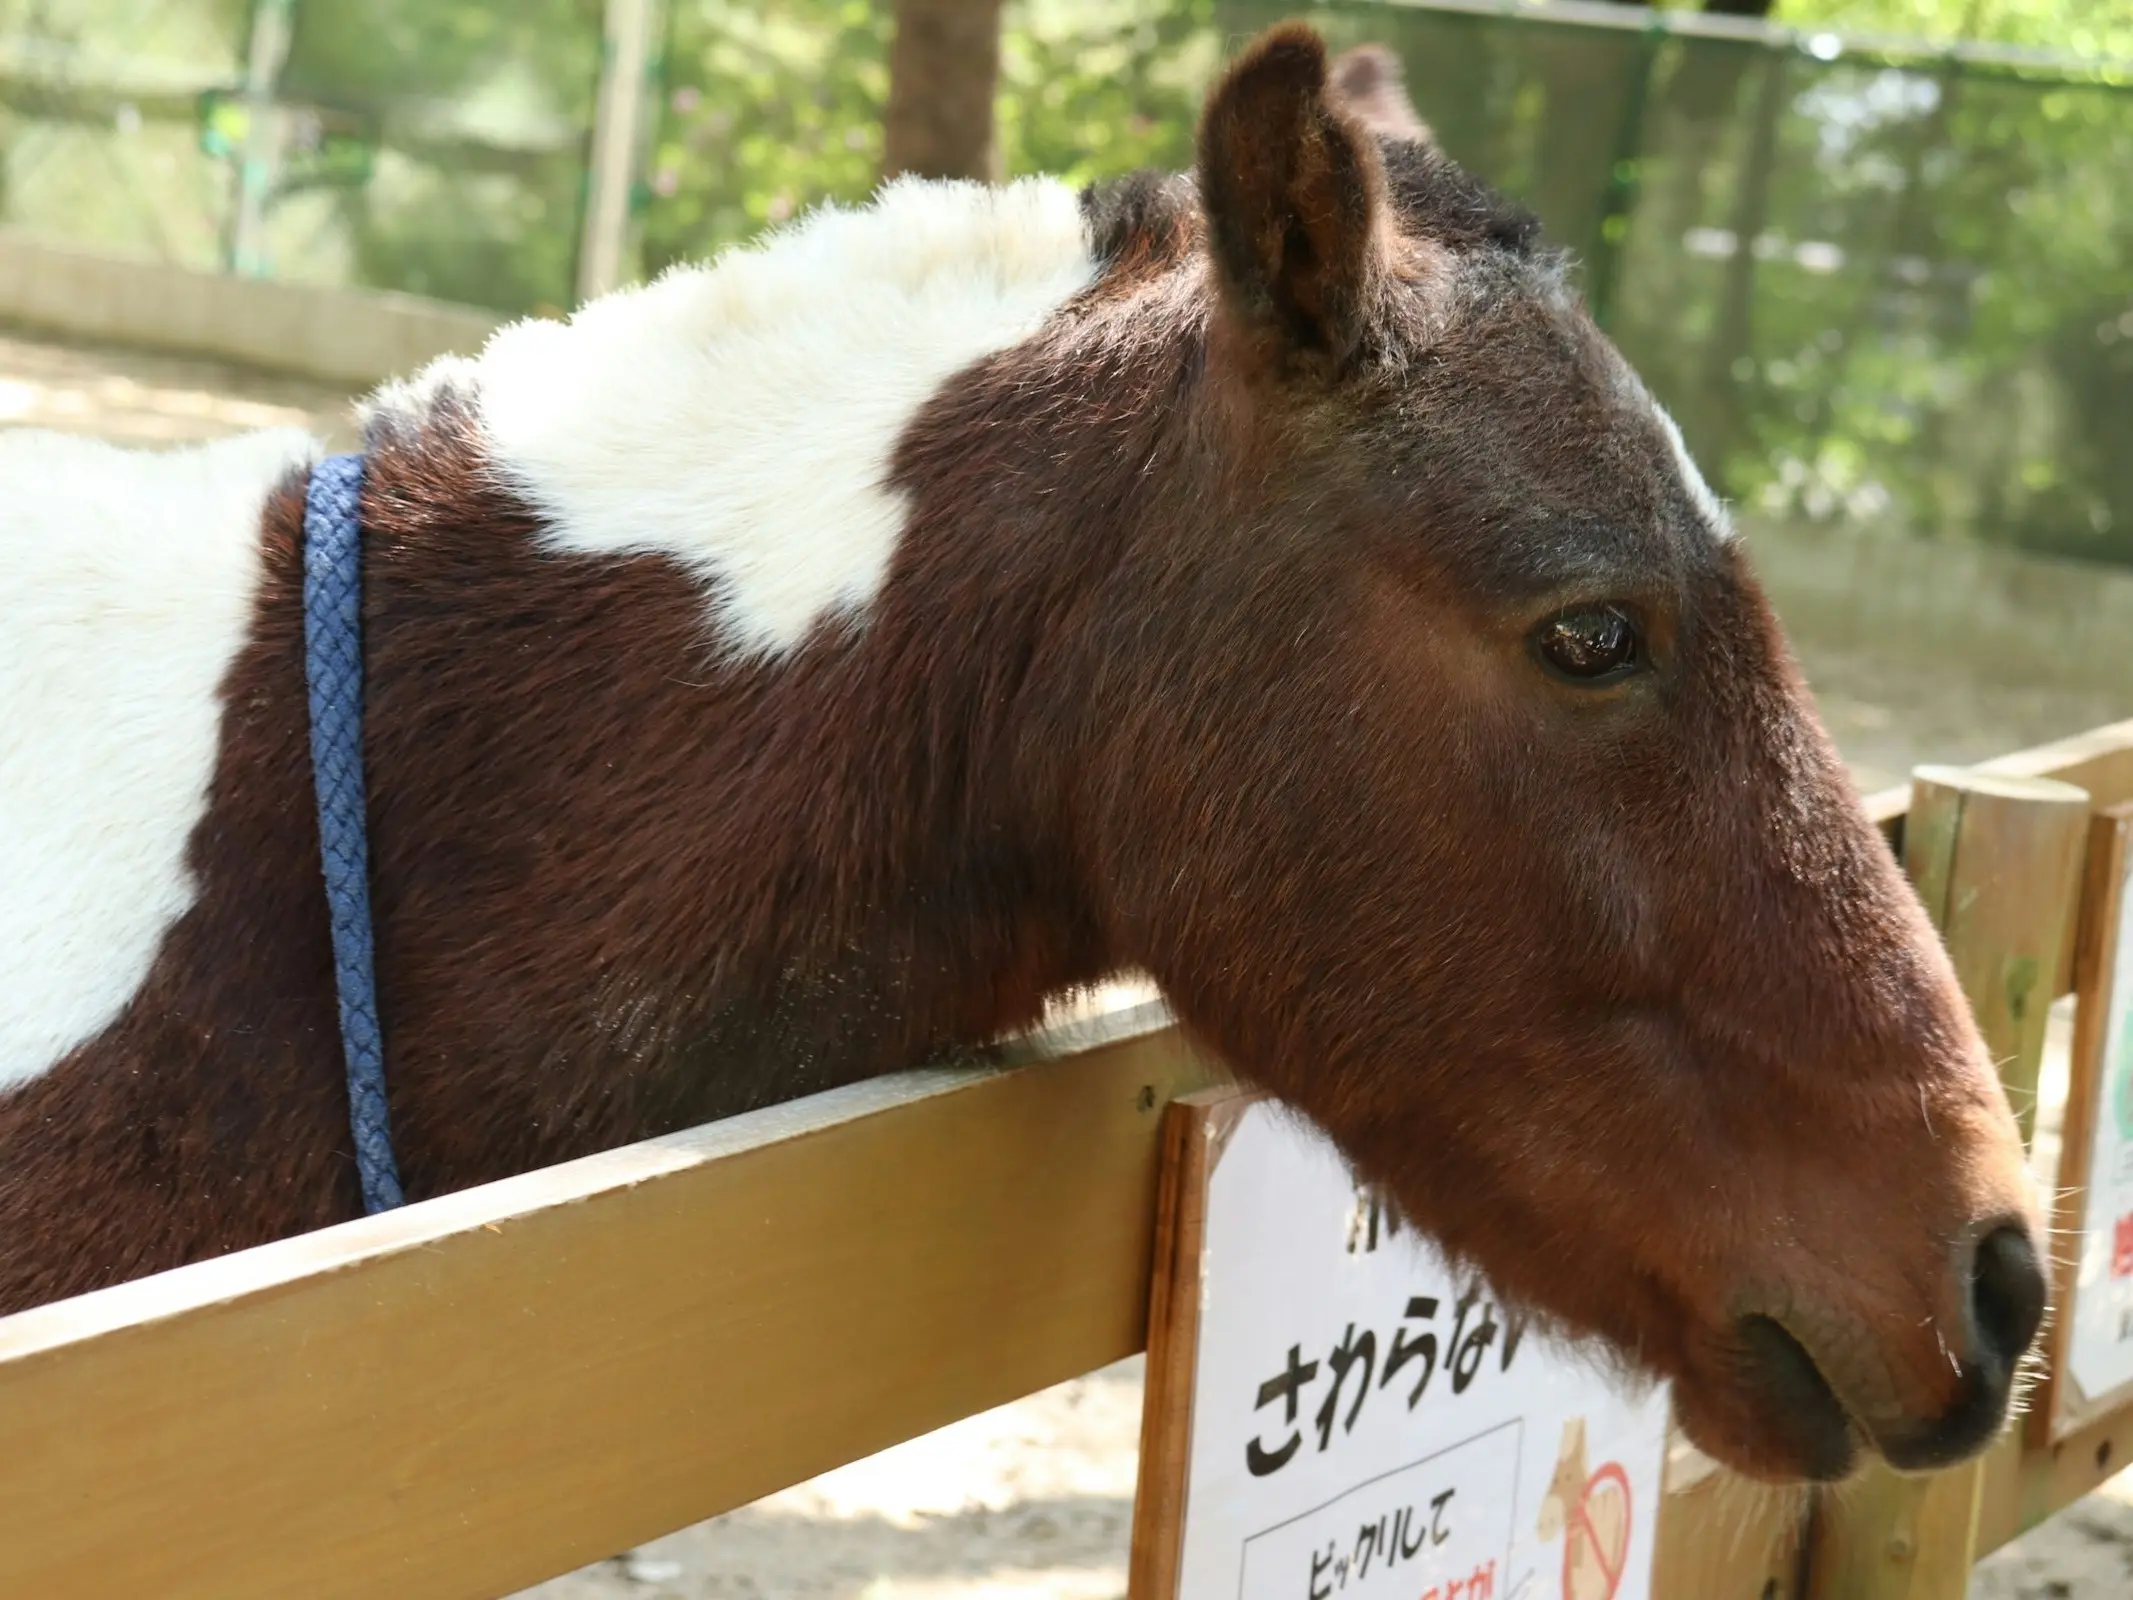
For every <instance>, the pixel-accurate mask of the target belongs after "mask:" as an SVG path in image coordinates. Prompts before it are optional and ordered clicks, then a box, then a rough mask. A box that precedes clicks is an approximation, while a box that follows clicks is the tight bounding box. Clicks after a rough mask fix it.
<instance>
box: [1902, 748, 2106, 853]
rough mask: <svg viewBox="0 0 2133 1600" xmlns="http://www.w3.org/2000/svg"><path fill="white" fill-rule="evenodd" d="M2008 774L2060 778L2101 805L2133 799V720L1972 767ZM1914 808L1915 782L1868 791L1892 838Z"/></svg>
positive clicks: (1982, 770)
mask: <svg viewBox="0 0 2133 1600" xmlns="http://www.w3.org/2000/svg"><path fill="white" fill-rule="evenodd" d="M1973 770H1976V771H1979V772H1989V773H1993V774H1996V775H1998V776H2000V777H2007V778H2057V779H2058V780H2059V781H2060V782H2061V783H2071V784H2073V785H2074V786H2075V787H2076V788H2080V789H2086V790H2088V792H2089V798H2090V799H2091V800H2093V801H2094V802H2095V803H2096V804H2097V805H2099V806H2115V805H2118V804H2119V803H2120V802H2122V801H2126V800H2133V721H2126V722H2107V723H2105V724H2104V725H2103V726H2102V727H2100V728H2091V729H2089V731H2088V732H2086V733H2077V734H2075V735H2074V736H2073V737H2071V738H2068V739H2057V740H2054V741H2053V742H2052V743H2050V744H2040V745H2036V746H2034V747H2032V748H2030V749H2028V750H2016V751H2014V752H2012V753H2011V754H2008V755H2004V756H1995V757H1993V758H1992V760H1990V761H1987V762H1984V763H1983V764H1981V765H1980V766H1978V767H1977V768H1975V769H1973ZM1910 809H1911V786H1910V785H1909V784H1907V783H1902V784H1897V785H1895V786H1894V787H1892V788H1888V789H1879V790H1876V791H1875V792H1874V793H1872V794H1870V795H1868V796H1867V797H1866V811H1867V815H1868V816H1870V817H1872V818H1873V819H1874V822H1875V824H1876V826H1878V827H1879V828H1880V829H1881V830H1882V831H1883V832H1884V833H1886V834H1888V835H1889V836H1890V837H1891V838H1892V839H1894V838H1897V837H1898V836H1900V835H1901V833H1902V831H1903V825H1904V817H1905V815H1906V814H1907V813H1908V812H1909V811H1910Z"/></svg>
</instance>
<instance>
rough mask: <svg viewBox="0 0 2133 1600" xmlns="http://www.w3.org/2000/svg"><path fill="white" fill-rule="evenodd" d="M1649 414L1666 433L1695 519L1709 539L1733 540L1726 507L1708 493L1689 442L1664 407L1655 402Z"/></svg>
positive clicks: (1731, 524)
mask: <svg viewBox="0 0 2133 1600" xmlns="http://www.w3.org/2000/svg"><path fill="white" fill-rule="evenodd" d="M1652 414H1653V415H1654V416H1656V417H1657V418H1658V419H1659V426H1660V427H1661V428H1662V429H1664V430H1665V432H1666V437H1667V440H1668V442H1669V443H1670V444H1672V445H1673V447H1674V463H1675V465H1676V466H1678V467H1679V468H1680V469H1681V481H1682V482H1683V483H1684V484H1685V485H1687V487H1688V491H1689V499H1690V501H1691V502H1692V503H1693V504H1694V505H1695V507H1696V512H1697V515H1699V516H1701V517H1702V518H1703V520H1704V523H1705V525H1706V526H1707V527H1708V528H1709V529H1710V530H1711V534H1712V537H1714V538H1717V539H1721V540H1724V539H1730V538H1732V537H1733V519H1732V518H1731V517H1729V516H1727V515H1726V508H1725V506H1724V505H1723V504H1721V503H1720V501H1719V498H1718V496H1717V495H1715V494H1713V493H1712V492H1711V486H1710V485H1709V484H1708V483H1706V482H1704V478H1703V474H1702V473H1701V472H1699V471H1698V470H1697V469H1696V458H1695V457H1694V456H1692V455H1690V454H1689V445H1688V441H1687V440H1686V439H1684V438H1682V437H1681V428H1680V426H1679V424H1677V423H1676V422H1675V421H1674V419H1673V417H1672V416H1671V415H1669V414H1668V412H1667V409H1666V407H1665V406H1663V405H1661V404H1660V403H1659V402H1658V401H1656V400H1654V401H1653V402H1652Z"/></svg>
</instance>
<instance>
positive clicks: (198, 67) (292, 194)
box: [0, 0, 2133, 563]
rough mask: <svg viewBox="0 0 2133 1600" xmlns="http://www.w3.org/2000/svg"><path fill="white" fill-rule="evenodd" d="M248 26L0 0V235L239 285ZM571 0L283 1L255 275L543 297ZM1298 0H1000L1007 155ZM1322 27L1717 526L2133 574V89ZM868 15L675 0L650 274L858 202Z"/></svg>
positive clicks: (875, 97)
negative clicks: (1557, 263)
mask: <svg viewBox="0 0 2133 1600" xmlns="http://www.w3.org/2000/svg"><path fill="white" fill-rule="evenodd" d="M276 3H277V0H0V115H4V122H0V126H4V128H5V131H6V154H5V160H4V162H0V222H5V223H7V224H9V225H12V226H16V227H21V228H26V229H28V230H30V231H31V232H33V233H37V234H40V235H42V236H45V237H50V238H55V239H61V240H65V241H69V242H74V243H80V244H84V245H88V246H90V247H93V248H98V249H110V250H114V251H121V252H124V253H129V254H145V255H151V256H157V257H160V258H163V259H167V260H173V261H179V262H184V263H187V264H192V265H203V266H213V265H218V264H225V265H226V264H230V263H231V262H232V261H233V260H234V259H235V257H236V252H235V250H234V248H233V234H234V232H235V231H236V230H235V227H234V220H233V205H234V201H233V195H234V194H235V192H236V183H235V173H236V170H237V161H236V155H237V154H238V153H239V149H240V147H241V146H242V144H243V133H244V124H243V107H242V106H239V105H236V104H234V103H233V100H232V96H233V94H234V91H235V90H236V89H237V88H238V87H240V86H241V84H242V80H243V73H244V63H245V59H246V48H247V42H248V40H249V39H250V38H251V36H252V29H253V26H254V21H255V18H256V17H257V16H258V15H260V14H261V13H262V12H264V11H267V10H270V9H272V8H273V7H274V5H275V4H276ZM281 3H284V4H286V0H281ZM1455 3H1456V4H1459V5H1466V6H1474V7H1479V6H1481V5H1483V3H1484V0H1455ZM600 9H601V8H600V5H599V3H598V0H295V3H294V5H293V7H291V8H290V10H289V13H288V15H289V18H290V24H291V32H290V43H289V49H288V52H287V59H286V63H285V65H284V67H283V69H282V71H281V73H280V75H279V79H278V82H277V83H276V84H275V86H274V95H275V100H276V102H277V104H278V105H279V106H281V108H282V110H281V112H280V113H278V114H279V115H282V116H284V117H285V118H286V123H285V126H284V129H283V132H284V135H285V137H284V141H283V161H282V164H281V166H280V167H279V168H278V169H277V177H276V180H275V187H274V189H273V192H272V195H271V199H270V202H269V203H268V204H267V205H266V207H265V216H264V223H263V225H262V228H261V244H260V247H259V259H258V260H257V261H252V262H246V263H243V264H244V265H246V266H248V267H251V268H253V269H255V270H263V271H267V272H271V273H273V274H276V275H279V276H287V277H296V278H303V279H309V280H313V281H322V282H339V283H356V284H367V285H372V286H376V287H382V288H391V289H404V290H409V291H413V292H417V293H423V294H430V295H436V296H439V297H442V298H446V299H453V300H462V301H467V302H470V303H473V304H477V305H483V306H488V307H492V308H495V309H498V310H503V311H526V310H536V309H541V308H543V307H551V306H562V305H566V304H568V303H569V300H570V298H571V289H572V283H573V281H574V263H575V258H576V254H577V250H578V239H579V235H580V232H581V226H582V212H583V195H584V188H585V179H584V163H585V158H586V151H587V145H588V136H589V129H590V126H591V122H592V116H593V105H594V100H595V89H596V80H597V75H598V70H599V59H600ZM1295 9H1297V6H1296V4H1295V3H1294V0H1010V3H1009V5H1008V9H1007V33H1006V39H1005V43H1004V47H1003V83H1002V91H1001V99H1000V130H1001V139H1000V143H1001V156H1002V166H1003V170H1004V171H1005V172H1008V173H1021V172H1033V171H1043V172H1054V173H1060V174H1063V175H1065V176H1068V177H1070V178H1073V179H1088V178H1093V177H1100V176H1104V175H1107V174H1110V173H1115V172H1121V171H1125V170H1129V169H1131V168H1133V167H1135V166H1140V165H1147V164H1153V165H1159V166H1168V167H1181V166H1183V165H1185V164H1186V163H1188V162H1189V160H1190V158H1191V141H1192V127H1193V121H1194V118H1195V115H1196V113H1197V110H1198V106H1199V101H1200V97H1201V95H1202V94H1203V93H1204V91H1205V88H1206V86H1207V83H1208V82H1209V80H1210V79H1211V78H1212V76H1213V74H1214V73H1215V71H1216V70H1217V68H1218V66H1219V63H1220V61H1221V59H1222V57H1223V55H1224V53H1225V52H1226V51H1227V50H1228V49H1230V48H1231V47H1233V45H1234V44H1235V43H1236V41H1238V40H1239V39H1241V38H1243V37H1245V36H1247V35H1249V34H1250V33H1252V32H1253V31H1256V30H1257V29H1258V28H1260V27H1262V26H1264V25H1265V24H1266V23H1268V22H1270V21H1273V20H1275V19H1276V18H1277V17H1280V16H1282V15H1285V14H1288V13H1290V12H1291V11H1293V10H1295ZM1310 14H1311V15H1313V16H1314V18H1315V20H1317V21H1319V22H1320V23H1321V24H1322V25H1323V26H1324V27H1325V28H1326V29H1327V31H1328V32H1329V34H1331V35H1332V36H1333V37H1334V38H1335V40H1336V41H1337V42H1341V43H1346V42H1350V41H1353V40H1357V39H1362V38H1375V39H1380V40H1383V41H1384V42H1386V43H1388V44H1390V45H1392V46H1393V47H1395V48H1396V49H1397V50H1399V52H1400V53H1401V55H1402V56H1403V58H1404V59H1405V60H1406V62H1407V66H1408V73H1409V77H1410V81H1411V84H1412V86H1413V90H1414V95H1415V99H1416V101H1417V103H1418V104H1419V106H1420V108H1421V110H1422V112H1423V114H1424V115H1425V117H1427V118H1428V119H1429V120H1430V122H1431V123H1432V124H1433V126H1434V127H1435V128H1436V130H1437V133H1438V135H1439V137H1440V138H1441V140H1442V141H1443V143H1444V144H1445V146H1446V147H1447V148H1448V149H1449V150H1450V151H1451V152H1452V153H1453V154H1454V155H1455V156H1457V157H1458V158H1459V159H1460V160H1462V161H1464V162H1465V163H1467V164H1468V165H1469V166H1471V167H1473V168H1474V169H1475V170H1477V171H1479V172H1481V173H1482V174H1484V175H1485V176H1487V177H1489V178H1490V179H1492V180H1493V181H1495V182H1496V183H1498V184H1499V185H1501V186H1502V187H1504V188H1505V189H1507V190H1508V191H1510V192H1511V193H1513V194H1515V195H1517V196H1519V197H1520V198H1522V199H1523V200H1524V201H1525V202H1526V203H1527V204H1529V205H1531V206H1532V207H1533V208H1534V209H1535V210H1536V211H1537V212H1538V213H1539V214H1540V216H1541V218H1542V220H1543V221H1544V223H1545V224H1546V226H1547V229H1548V232H1549V234H1550V235H1551V236H1552V237H1553V238H1554V240H1555V241H1556V242H1557V243H1559V244H1561V245H1563V246H1565V247H1567V248H1568V249H1570V250H1571V251H1573V252H1574V253H1575V255H1576V256H1577V258H1578V261H1579V263H1580V265H1579V271H1580V273H1581V275H1582V279H1583V282H1584V284H1585V287H1586V291H1587V293H1588V295H1589V296H1590V298H1591V300H1592V302H1593V303H1594V305H1595V307H1596V309H1597V310H1598V311H1599V313H1600V315H1601V317H1602V319H1603V320H1604V321H1605V322H1606V324H1607V325H1608V327H1609V328H1610V330H1611V331H1612V332H1613V333H1614V334H1615V335H1616V337H1617V338H1618V339H1619V340H1620V341H1621V342H1622V344H1623V346H1624V348H1625V349H1626V351H1627V352H1628V354H1629V355H1630V357H1631V359H1632V360H1633V361H1635V362H1636V364H1637V365H1638V367H1639V368H1640V369H1641V370H1642V371H1643V372H1644V373H1645V374H1646V375H1647V377H1648V378H1649V380H1650V381H1651V383H1652V385H1653V387H1654V389H1655V390H1656V391H1657V392H1658V393H1659V394H1660V396H1661V397H1662V399H1664V400H1665V401H1666V402H1667V403H1668V405H1669V406H1670V407H1672V408H1673V410H1674V411H1675V412H1676V414H1677V415H1678V416H1679V417H1680V419H1681V422H1682V426H1683V429H1684V431H1685V432H1686V433H1687V434H1688V435H1689V437H1690V440H1691V443H1692V445H1693V446H1694V448H1695V450H1696V452H1697V454H1698V456H1699V458H1700V459H1702V460H1703V461H1704V462H1706V463H1707V464H1708V466H1709V468H1710V469H1711V472H1712V475H1713V477H1714V478H1716V479H1717V480H1719V482H1720V484H1721V487H1722V488H1723V489H1724V491H1725V492H1727V493H1728V494H1730V495H1732V496H1733V497H1734V498H1736V499H1737V500H1738V501H1739V502H1740V503H1741V504H1742V505H1743V506H1745V507H1747V508H1749V509H1750V510H1752V511H1760V512H1766V513H1768V514H1770V515H1772V516H1773V517H1778V518H1782V519H1784V520H1786V521H1788V522H1793V523H1797V522H1800V521H1803V520H1804V521H1815V520H1823V521H1832V522H1840V521H1841V522H1844V523H1846V524H1849V525H1855V526H1873V527H1883V526H1885V527H1889V528H1896V529H1901V530H1903V531H1907V532H1911V533H1915V534H1918V535H1921V536H1926V537H1933V538H1951V539H1963V540H1973V541H1978V542H1983V543H1990V544H2000V545H2010V546H2019V547H2025V548H2028V549H2032V550H2038V551H2046V552H2052V553H2057V554H2067V555H2077V556H2084V557H2090V558H2098V559H2105V560H2112V561H2118V562H2124V563H2133V448H2128V443H2129V441H2133V265H2129V263H2133V184H2128V183H2127V182H2126V181H2125V178H2126V175H2127V174H2128V173H2133V77H2129V76H2128V75H2127V74H2126V73H2125V72H2124V71H2118V72H2115V73H2114V71H2112V70H2111V69H2107V68H2100V67H2099V68H2083V67H2081V66H2079V65H2078V64H2074V65H2069V64H2065V63H2061V64H2057V65H2051V64H2037V63H2025V62H2023V61H2021V60H2019V59H2016V58H2013V57H2012V56H2004V57H2003V58H2002V59H1999V60H1997V61H1993V60H1979V59H1975V58H1972V59H1965V60H1955V59H1952V58H1949V57H1946V56H1943V55H1938V54H1935V53H1933V52H1931V51H1929V50H1925V49H1924V48H1923V47H1921V48H1919V49H1916V50H1906V49H1905V48H1903V47H1901V46H1893V47H1879V48H1876V49H1874V50H1871V51H1864V50H1859V49H1855V48H1846V47H1841V46H1838V45H1837V44H1836V42H1835V41H1833V40H1806V41H1802V40H1799V39H1796V38H1794V37H1793V36H1792V35H1790V34H1788V33H1785V32H1783V31H1781V30H1766V29H1759V28H1756V27H1754V26H1752V25H1741V26H1736V27H1734V28H1732V29H1731V31H1730V33H1729V35H1728V36H1724V37H1713V36H1709V35H1710V33H1711V32H1712V30H1713V29H1714V28H1717V29H1719V30H1720V31H1722V32H1723V31H1725V25H1723V24H1715V23H1712V22H1710V21H1708V20H1704V21H1698V20H1695V19H1689V20H1687V21H1683V20H1681V19H1673V20H1671V21H1670V19H1669V17H1668V16H1667V15H1666V14H1664V13H1656V12H1645V11H1623V10H1611V9H1610V8H1601V7H1589V6H1588V7H1569V6H1556V7H1548V6H1525V7H1520V8H1518V14H1517V15H1508V14H1504V12H1503V11H1502V10H1501V9H1498V10H1488V9H1448V8H1446V7H1445V6H1444V5H1442V4H1439V5H1434V6H1423V5H1406V4H1387V3H1368V4H1366V3H1349V4H1336V5H1332V6H1327V7H1321V8H1319V9H1318V10H1316V11H1315V12H1312V13H1310ZM1625 23H1626V24H1627V25H1626V26H1625V25H1623V24H1625ZM1685 29H1695V30H1697V31H1695V32H1694V34H1693V36H1692V35H1691V33H1690V32H1687V31H1684V30H1685ZM888 33H889V19H888V10H887V7H886V6H885V5H880V4H872V3H869V0H669V3H668V6H667V16H666V26H665V34H664V41H663V52H662V63H661V67H662V79H661V87H660V93H659V96H658V101H657V104H656V106H655V107H654V109H653V114H652V117H651V123H652V126H651V128H650V131H649V139H648V149H647V154H646V158H645V165H644V172H643V178H644V181H643V184H642V195H641V205H640V208H639V214H638V224H639V243H640V253H641V257H642V260H643V263H644V265H645V267H646V268H647V269H648V270H657V269H658V268H660V267H662V266H664V265H666V264H668V263H670V262H673V261H676V260H681V259H688V258H693V257H699V256H702V255H705V254H708V253H709V252H711V251H713V250H715V249H717V248H718V247H720V246H722V245H725V244H728V243H731V242H734V241H736V240H740V239H744V238H746V237H748V236H750V235H752V234H753V233H755V232H756V231H758V230H759V229H761V228H762V227H764V226H766V225H769V224H773V223H776V222H778V221H780V220H783V219H784V218H786V217H789V216H791V215H793V214H795V213H796V212H798V211H799V210H801V209H803V208H804V207H806V206H807V205H809V204H812V203H814V202H815V201H817V200H821V199H824V198H843V199H858V198H861V197H863V196H864V195H865V194H866V192H867V191H868V190H869V189H870V188H871V186H872V183H873V179H874V174H875V171H876V170H877V168H878V165H879V161H880V154H881V150H880V114H881V107H882V103H883V101H884V98H885V96H886V93H887V72H886V64H885V63H886V47H887V41H888Z"/></svg>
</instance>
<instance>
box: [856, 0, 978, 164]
mask: <svg viewBox="0 0 2133 1600" xmlns="http://www.w3.org/2000/svg"><path fill="white" fill-rule="evenodd" d="M1000 5H1001V0H897V4H896V39H895V42H894V43H893V44H891V45H890V47H889V105H888V109H887V111H886V112H884V113H883V116H882V145H883V149H882V163H881V166H882V176H883V177H884V178H893V177H896V176H897V175H898V174H899V173H906V172H909V173H916V174H917V175H918V176H920V177H922V178H979V179H985V180H991V179H994V178H997V177H998V176H999V171H998V165H999V152H998V150H997V149H996V148H995V146H994V142H993V121H992V102H993V93H994V90H995V89H996V88H997V86H998V84H999V79H1000Z"/></svg>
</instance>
